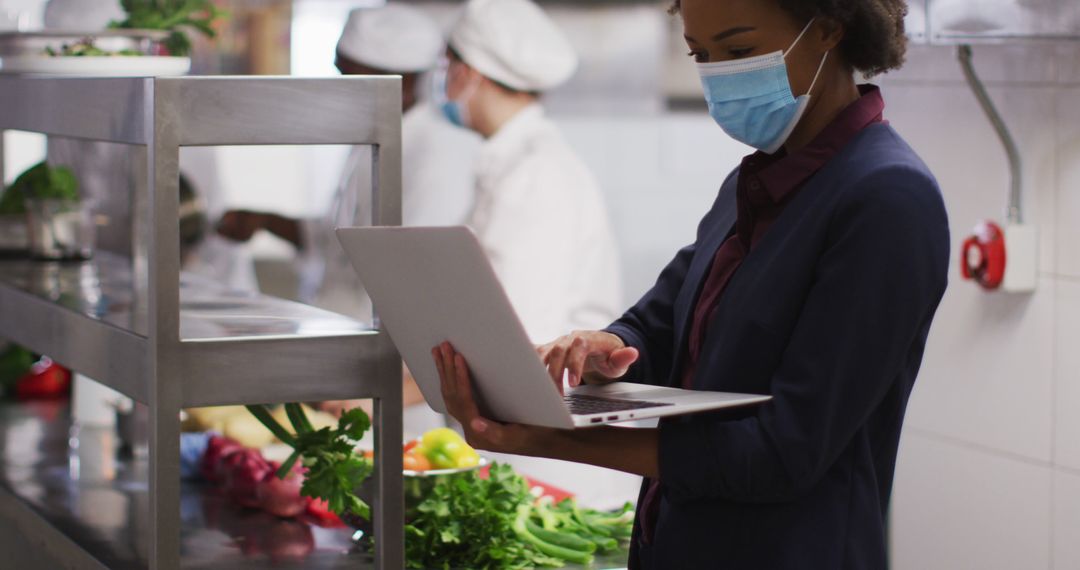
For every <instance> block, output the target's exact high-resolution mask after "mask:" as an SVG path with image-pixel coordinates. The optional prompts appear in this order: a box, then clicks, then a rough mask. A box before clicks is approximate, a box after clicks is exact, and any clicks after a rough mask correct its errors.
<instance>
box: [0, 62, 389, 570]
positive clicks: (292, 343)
mask: <svg viewBox="0 0 1080 570" xmlns="http://www.w3.org/2000/svg"><path fill="white" fill-rule="evenodd" d="M5 130H22V131H30V132H37V133H43V134H47V135H54V136H62V137H70V138H77V139H85V140H98V141H107V142H116V143H125V144H129V145H136V146H138V147H141V148H145V151H146V152H145V157H146V163H145V173H146V183H145V185H144V187H142V188H141V189H139V191H136V192H134V193H133V200H134V204H133V212H134V228H133V237H134V240H133V241H134V244H135V246H134V252H133V255H132V257H131V259H127V258H123V257H117V256H113V255H109V254H107V253H99V255H97V256H96V257H95V259H94V261H93V262H89V263H84V264H78V265H64V264H56V263H40V262H29V261H2V262H0V336H2V337H4V338H6V339H9V340H11V341H12V342H16V343H18V344H21V345H24V346H27V347H29V348H31V349H32V350H35V351H38V352H43V353H47V354H49V355H51V356H53V357H54V358H56V360H58V361H59V362H62V363H63V364H65V365H67V366H68V367H70V368H72V369H74V370H77V371H79V372H82V373H85V374H87V375H89V376H91V377H94V378H96V379H98V380H99V381H100V382H102V383H104V384H107V385H109V386H111V387H112V388H114V389H116V390H119V391H120V392H122V393H124V394H126V395H128V396H130V397H132V398H133V399H135V400H137V401H140V402H143V403H145V404H147V405H148V406H149V407H150V411H151V425H150V459H149V464H148V469H147V471H148V474H147V479H148V485H149V504H148V507H147V508H148V509H149V513H148V515H147V519H146V520H147V521H148V529H147V532H146V536H147V537H148V539H147V540H148V541H149V544H148V545H147V548H148V553H149V555H148V557H147V559H148V561H149V567H150V568H152V569H155V570H174V569H177V568H179V567H180V564H181V560H180V527H179V520H180V510H179V509H180V495H181V484H180V478H179V451H180V450H179V441H180V421H179V411H180V409H181V408H182V407H186V406H196V405H224V404H255V403H275V402H289V401H298V400H319V399H331V398H360V397H365V398H373V399H374V400H375V408H374V409H375V413H374V418H373V420H374V424H375V426H376V430H375V431H376V434H375V447H376V451H378V450H380V449H386V450H395V449H400V445H401V439H402V435H401V429H402V427H401V384H400V381H401V361H400V358H399V357H398V355H397V353H396V351H395V349H394V347H393V344H392V343H391V342H390V341H389V339H388V338H387V336H386V335H385V334H383V333H382V332H381V331H377V330H366V329H365V328H364V327H363V326H362V325H360V324H359V323H355V322H353V321H350V320H349V319H346V318H344V317H341V316H338V315H334V314H332V313H327V312H325V311H320V310H318V309H314V308H311V307H306V306H304V305H299V304H295V303H289V302H286V301H282V300H279V299H273V298H269V297H264V296H237V295H236V294H232V293H230V292H229V291H227V290H226V289H225V288H223V287H221V286H219V285H216V284H214V283H210V282H207V281H205V280H199V279H195V278H192V277H188V276H182V275H181V273H180V259H179V251H180V245H179V238H178V231H177V220H178V180H179V166H178V164H179V152H180V150H179V149H180V148H181V147H185V146H217V145H371V146H372V147H373V153H372V155H373V160H374V161H375V164H374V168H373V172H374V176H375V183H376V184H375V186H376V191H375V192H374V193H373V196H374V204H373V207H372V212H373V221H374V223H375V224H377V225H399V224H400V222H401V194H400V192H401V84H400V80H399V79H397V78H386V77H358V78H335V79H300V78H275V77H258V78H256V77H235V78H234V77H183V78H108V79H105V78H47V77H30V76H10V77H0V133H2V131H5ZM0 145H2V139H0ZM2 151H3V149H2V146H0V157H2V156H3V152H2ZM2 173H3V163H2V158H0V174H2ZM88 280H89V281H90V282H92V283H93V285H94V286H93V287H90V289H91V290H93V291H94V293H93V294H92V295H86V294H84V293H85V292H84V291H83V290H82V289H81V288H83V287H85V286H86V283H87V281H88ZM376 458H377V459H376V468H375V475H374V477H375V487H376V489H377V498H376V500H375V504H374V505H373V507H374V526H375V533H376V535H377V540H378V543H377V548H376V565H377V566H378V567H379V568H401V567H403V565H404V562H403V549H404V539H403V526H404V525H403V514H402V510H403V505H402V489H401V485H402V482H401V468H402V466H401V461H402V459H401V454H400V453H377V455H376ZM5 492H6V491H5V489H3V488H2V487H0V497H3V495H4V494H5ZM3 499H5V501H3V502H6V503H7V504H8V505H12V504H15V503H13V502H12V501H16V502H17V499H18V498H17V497H14V496H7V497H3ZM3 502H0V504H2V503H3ZM27 512H29V511H28V510H27V508H21V509H16V508H14V507H12V508H0V527H3V526H4V525H12V526H13V527H16V528H19V529H20V530H21V531H23V532H24V533H26V532H30V533H31V534H32V535H33V537H34V545H33V547H34V548H43V549H49V550H50V552H51V553H52V554H53V555H54V556H55V557H57V558H58V560H57V562H58V563H61V564H63V565H64V567H70V568H84V567H87V568H97V567H101V566H102V564H101V561H99V560H97V559H95V558H94V556H93V555H91V554H90V553H89V552H87V551H86V549H84V548H80V547H79V546H78V543H77V542H76V541H73V540H72V539H71V537H69V536H67V535H65V534H64V532H63V531H62V530H60V529H56V528H54V527H51V526H50V525H48V524H45V523H44V521H43V520H41V519H35V520H26V519H27V516H23V515H25V513H27ZM19 513H22V515H20V514H19ZM20 518H21V519H22V520H19V519H20Z"/></svg>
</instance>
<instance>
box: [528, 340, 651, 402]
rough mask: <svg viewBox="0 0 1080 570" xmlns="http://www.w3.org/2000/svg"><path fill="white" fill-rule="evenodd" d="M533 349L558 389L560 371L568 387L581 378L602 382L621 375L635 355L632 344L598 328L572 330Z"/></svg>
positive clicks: (591, 381) (580, 380)
mask: <svg viewBox="0 0 1080 570" xmlns="http://www.w3.org/2000/svg"><path fill="white" fill-rule="evenodd" d="M536 351H537V353H539V355H540V359H541V360H543V361H544V365H545V366H547V369H548V373H549V374H550V375H551V380H552V381H553V382H555V386H557V387H558V388H559V392H562V387H563V383H562V379H563V374H564V373H566V375H567V379H568V381H569V383H570V387H571V388H573V387H576V386H580V385H581V384H582V381H583V380H584V379H588V381H589V383H596V384H605V383H608V382H611V381H613V380H616V379H618V378H621V377H622V376H624V375H625V374H626V371H627V370H629V369H630V365H632V364H633V363H634V362H636V361H637V359H638V351H637V349H636V348H632V347H628V346H626V343H624V342H623V340H622V339H621V338H619V337H618V336H616V335H613V334H611V333H607V332H602V331H575V332H573V333H571V334H568V335H566V336H564V337H561V338H559V339H556V340H555V341H554V342H550V343H548V344H545V345H543V346H540V347H538V348H537V349H536Z"/></svg>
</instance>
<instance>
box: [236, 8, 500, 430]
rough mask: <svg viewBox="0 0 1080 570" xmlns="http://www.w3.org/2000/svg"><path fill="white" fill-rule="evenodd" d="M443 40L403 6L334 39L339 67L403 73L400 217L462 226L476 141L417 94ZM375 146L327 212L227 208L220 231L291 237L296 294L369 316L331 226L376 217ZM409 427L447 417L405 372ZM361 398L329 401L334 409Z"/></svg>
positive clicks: (357, 19)
mask: <svg viewBox="0 0 1080 570" xmlns="http://www.w3.org/2000/svg"><path fill="white" fill-rule="evenodd" d="M445 46H446V41H445V38H444V37H443V34H442V31H441V30H440V29H439V27H438V25H437V24H436V23H435V22H434V21H433V20H432V19H431V18H430V17H429V16H428V15H427V14H425V13H424V12H423V11H422V10H420V9H417V8H414V7H411V6H406V5H402V4H387V5H385V6H383V7H381V8H374V9H367V8H360V9H356V10H353V11H352V12H351V13H350V14H349V19H348V21H347V22H346V24H345V29H344V30H343V32H342V34H341V39H340V40H339V41H338V45H337V55H336V60H335V64H336V66H337V68H338V70H339V71H340V72H341V74H342V75H401V77H402V91H401V97H402V100H401V107H402V110H403V111H404V117H403V120H402V127H401V128H402V166H403V168H402V170H403V172H402V191H401V192H402V195H401V197H402V223H403V224H404V225H411V226H451V225H459V224H463V223H464V222H465V220H466V217H467V216H468V213H469V211H470V210H471V208H472V202H473V199H472V197H473V181H474V174H473V163H474V161H475V159H476V156H475V155H476V150H477V148H478V146H479V144H480V139H479V137H477V136H476V135H474V134H471V133H467V132H466V131H463V130H461V129H457V128H455V127H454V126H453V125H451V124H450V123H448V122H447V121H446V120H445V119H443V118H442V116H441V114H440V113H439V111H438V109H436V108H434V107H432V106H431V105H430V103H429V102H426V101H423V100H421V95H426V94H428V93H429V92H430V87H429V85H430V83H429V82H427V81H428V79H429V76H428V75H427V73H428V72H430V71H431V70H432V69H434V68H435V67H436V64H437V63H438V62H439V60H440V57H441V56H442V53H443V50H444V49H445ZM371 182H372V156H371V148H370V147H368V146H358V147H355V148H354V149H352V151H351V152H350V154H349V158H348V160H347V162H346V167H345V171H344V173H343V174H342V178H341V182H340V184H339V186H338V189H337V192H336V193H335V195H334V199H333V203H332V205H331V207H330V210H329V212H328V213H327V215H326V216H324V217H322V218H319V219H306V220H296V219H291V218H287V217H284V216H280V215H277V214H272V213H265V212H251V211H239V210H237V211H230V212H227V213H226V214H225V215H224V216H223V217H222V218H221V220H220V222H219V223H218V228H217V230H218V232H219V233H221V234H222V235H224V236H226V237H229V238H231V239H234V240H238V241H246V240H248V239H250V238H251V237H252V235H254V233H255V232H257V231H259V230H266V231H269V232H271V233H273V234H274V235H277V236H278V237H280V238H282V239H284V240H286V241H288V242H290V243H292V244H293V245H294V246H295V247H296V248H297V252H298V254H299V255H298V263H297V265H298V267H297V269H298V273H299V275H300V290H299V297H300V299H301V300H303V301H304V302H307V303H310V304H313V305H316V306H319V307H322V308H324V309H327V310H330V311H334V312H337V313H340V314H343V315H348V316H351V317H353V318H356V319H359V320H361V321H366V322H370V321H371V319H372V310H371V300H370V298H369V297H368V296H367V295H366V294H365V293H364V289H363V285H362V284H361V283H360V281H359V279H358V278H357V276H356V273H355V272H354V271H353V269H352V265H351V264H350V263H349V260H348V257H346V255H345V252H344V251H343V250H342V249H341V245H340V244H339V243H338V240H337V237H336V236H335V235H334V229H335V228H338V227H343V226H358V225H359V226H363V225H370V224H371V222H372V216H371V205H372V184H371ZM403 395H404V401H405V406H406V409H405V432H406V435H407V436H418V435H420V434H422V433H424V432H425V431H427V430H428V429H431V428H433V427H437V426H440V425H443V424H444V422H443V419H442V416H440V415H438V414H436V413H435V412H434V411H432V410H431V409H430V408H429V407H428V406H427V405H426V404H424V403H423V401H424V399H423V395H422V394H421V393H420V390H419V389H418V388H417V387H416V383H415V382H414V381H412V379H411V377H408V376H407V377H406V381H405V383H404V394H403ZM356 406H364V407H367V404H366V403H364V402H361V401H342V402H325V403H323V405H322V407H323V409H326V410H328V411H331V412H340V411H342V410H343V409H347V408H352V407H356Z"/></svg>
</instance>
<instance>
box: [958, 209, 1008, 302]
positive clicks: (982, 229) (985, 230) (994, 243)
mask: <svg viewBox="0 0 1080 570" xmlns="http://www.w3.org/2000/svg"><path fill="white" fill-rule="evenodd" d="M960 270H961V273H962V274H963V276H964V279H969V280H974V281H975V282H976V283H978V284H979V285H980V286H982V287H983V288H984V289H987V290H994V289H997V288H998V287H1001V282H1002V281H1003V280H1004V279H1005V232H1004V231H1002V230H1001V227H1000V226H998V225H997V224H995V223H994V222H990V221H987V222H982V223H980V224H979V225H977V226H975V231H974V234H973V235H972V236H971V237H969V238H968V239H967V240H965V241H964V249H963V251H962V252H961V254H960Z"/></svg>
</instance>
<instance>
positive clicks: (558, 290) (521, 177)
mask: <svg viewBox="0 0 1080 570" xmlns="http://www.w3.org/2000/svg"><path fill="white" fill-rule="evenodd" d="M476 175H477V185H476V190H477V191H476V207H475V209H474V210H473V213H472V215H471V216H470V218H469V225H470V226H471V227H472V228H473V230H474V231H475V232H476V235H477V237H478V238H479V239H480V243H481V244H482V245H483V246H484V250H485V251H486V252H487V255H488V257H489V258H490V259H491V263H492V265H493V266H494V267H495V273H496V274H497V275H498V276H499V280H500V281H502V284H503V287H505V289H506V292H507V294H508V296H509V297H510V301H511V303H513V305H514V308H515V310H516V311H517V313H518V316H520V318H521V321H522V323H523V324H524V325H525V329H526V331H527V332H528V334H529V338H531V339H532V341H533V342H534V343H537V344H541V343H546V342H549V341H551V340H554V339H555V338H558V337H559V336H562V335H564V334H567V333H569V332H571V331H573V330H577V329H588V330H593V329H599V328H603V327H605V326H607V325H609V324H611V322H612V321H613V320H615V318H616V317H618V315H619V314H620V308H621V305H622V293H621V291H620V276H619V261H618V251H617V249H616V247H615V238H614V234H613V233H612V230H611V224H610V222H609V220H608V214H607V210H606V208H605V206H604V202H603V199H602V197H601V194H600V190H599V188H598V186H597V183H596V181H595V179H594V178H593V176H592V174H591V173H590V172H589V170H588V168H587V167H586V166H585V164H584V163H582V162H581V160H580V159H578V157H577V156H576V155H575V154H574V152H573V150H571V148H570V146H569V145H568V144H567V143H566V141H565V140H564V139H563V137H562V135H561V134H560V133H559V131H558V129H557V127H556V126H555V125H554V124H553V123H552V122H551V121H550V120H548V119H547V118H546V117H545V116H544V111H543V108H542V107H540V105H533V106H530V107H528V108H526V109H524V110H523V111H521V112H520V113H518V115H517V116H515V117H514V118H513V119H511V120H510V121H509V122H508V123H507V124H506V125H504V126H503V127H502V128H501V129H500V130H499V131H498V132H497V133H496V134H495V135H494V136H492V137H491V138H490V139H488V140H487V141H486V142H485V143H484V145H483V146H482V147H481V149H480V154H479V156H478V160H477V173H476Z"/></svg>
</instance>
